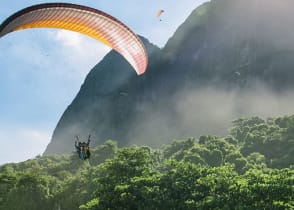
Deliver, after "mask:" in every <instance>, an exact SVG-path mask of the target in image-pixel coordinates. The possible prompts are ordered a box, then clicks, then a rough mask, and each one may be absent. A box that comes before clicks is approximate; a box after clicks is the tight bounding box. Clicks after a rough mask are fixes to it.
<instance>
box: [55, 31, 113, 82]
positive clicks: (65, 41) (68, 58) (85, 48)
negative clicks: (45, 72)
mask: <svg viewBox="0 0 294 210" xmlns="http://www.w3.org/2000/svg"><path fill="white" fill-rule="evenodd" d="M52 36H53V37H54V41H55V44H56V48H55V49H53V50H54V51H55V55H56V56H55V57H56V59H58V58H57V57H59V59H60V58H62V61H61V63H65V64H66V67H67V69H68V70H69V72H70V73H73V74H76V76H79V77H82V78H84V77H85V75H86V74H87V73H88V72H89V71H90V69H91V68H92V67H93V66H94V65H96V64H97V63H98V62H99V61H100V60H101V59H102V58H103V57H104V56H105V55H106V54H107V53H108V52H109V51H110V50H111V49H110V47H108V46H106V45H104V44H102V43H101V42H99V41H98V40H95V39H92V38H89V37H87V36H85V35H83V34H79V33H77V32H72V31H67V30H55V31H54V32H52ZM62 66H64V65H62Z"/></svg>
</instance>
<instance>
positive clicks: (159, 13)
mask: <svg viewBox="0 0 294 210" xmlns="http://www.w3.org/2000/svg"><path fill="white" fill-rule="evenodd" d="M162 13H164V10H162V9H160V10H158V12H157V14H156V17H157V18H159V20H160V21H161V18H160V16H161V14H162Z"/></svg>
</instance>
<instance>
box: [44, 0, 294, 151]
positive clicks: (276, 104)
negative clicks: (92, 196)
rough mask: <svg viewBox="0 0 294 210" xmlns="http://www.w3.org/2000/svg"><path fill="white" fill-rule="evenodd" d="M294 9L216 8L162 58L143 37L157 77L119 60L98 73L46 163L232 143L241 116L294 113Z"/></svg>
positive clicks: (262, 3)
mask: <svg viewBox="0 0 294 210" xmlns="http://www.w3.org/2000/svg"><path fill="white" fill-rule="evenodd" d="M293 22H294V1H292V0H283V1H276V0H258V1H257V0H247V1H243V0H212V1H210V2H207V3H205V4H203V5H201V6H200V7H198V8H196V9H195V10H194V11H193V12H192V13H191V14H190V15H189V17H188V18H187V19H186V21H185V22H184V23H183V24H182V25H181V26H179V28H178V30H177V31H176V32H175V34H174V35H173V36H172V37H171V38H170V39H169V41H168V42H167V44H166V45H165V46H164V47H163V48H162V49H159V48H158V47H156V46H155V45H153V44H151V43H150V42H149V41H148V40H147V39H146V38H143V37H141V38H142V41H143V43H144V44H145V46H146V48H147V51H148V54H149V66H148V69H147V72H146V73H145V74H144V75H142V76H137V75H136V74H135V72H134V71H133V69H132V68H131V66H130V65H129V64H128V63H127V62H126V61H125V60H124V59H123V58H122V57H121V56H120V55H118V54H117V53H116V52H114V51H111V52H110V53H108V54H107V55H106V56H105V57H104V59H103V60H102V61H101V62H100V63H98V64H97V65H96V66H95V67H94V68H93V69H92V70H91V72H90V73H89V74H88V76H87V78H86V79H85V81H84V84H83V85H82V86H81V89H80V91H79V93H78V94H77V96H76V97H75V99H74V100H73V102H72V103H71V104H70V105H69V106H68V108H67V109H66V110H65V112H64V114H63V116H62V117H61V119H60V121H59V122H58V124H57V126H56V129H55V130H54V133H53V136H52V140H51V142H50V144H49V145H48V147H47V149H46V151H45V153H44V154H54V153H69V152H71V148H72V147H71V146H69V145H71V144H72V143H73V139H74V136H75V135H79V136H80V138H81V139H86V138H87V136H88V134H91V135H92V139H93V145H97V144H101V143H103V142H104V141H105V140H108V139H113V140H117V141H118V142H119V144H121V145H129V144H133V143H135V144H144V145H150V146H157V145H162V144H164V143H168V142H170V141H171V140H173V139H175V138H185V137H192V136H193V137H198V136H200V135H205V134H214V135H225V134H226V133H227V129H228V128H229V127H230V125H231V121H233V120H234V119H236V118H239V117H248V116H260V117H265V118H266V117H269V116H270V117H274V116H282V115H291V114H293V113H294V110H293V107H294V97H293V96H294V94H293V93H294V92H293V88H294V87H293V81H294V69H293V67H294V59H293V58H294V29H293V27H292V25H293V24H292V23H293Z"/></svg>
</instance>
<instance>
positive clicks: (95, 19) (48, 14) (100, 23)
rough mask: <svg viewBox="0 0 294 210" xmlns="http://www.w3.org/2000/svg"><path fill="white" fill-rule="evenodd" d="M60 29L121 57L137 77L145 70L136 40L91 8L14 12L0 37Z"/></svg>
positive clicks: (55, 5)
mask: <svg viewBox="0 0 294 210" xmlns="http://www.w3.org/2000/svg"><path fill="white" fill-rule="evenodd" d="M42 27H45V28H60V29H66V30H71V31H75V32H79V33H82V34H85V35H88V36H90V37H92V38H95V39H97V40H99V41H101V42H103V43H104V44H106V45H108V46H109V47H111V48H112V49H114V50H115V51H117V52H118V53H119V54H121V55H122V56H123V57H124V58H125V59H126V60H127V61H128V62H129V63H130V64H131V66H133V68H134V69H135V71H136V72H137V74H139V75H140V74H143V73H144V72H145V70H146V68H147V64H148V57H147V52H146V49H145V47H144V45H143V43H142V42H141V40H140V38H139V37H138V36H137V35H136V34H135V33H134V32H133V31H131V30H130V29H129V28H128V27H127V26H126V25H125V24H123V23H122V22H120V21H119V20H118V19H116V18H114V17H112V16H110V15H108V14H106V13H104V12H102V11H100V10H97V9H94V8H90V7H86V6H82V5H76V4H69V3H46V4H39V5H34V6H31V7H28V8H25V9H23V10H20V11H18V12H17V13H15V14H13V15H12V16H10V17H9V18H7V19H6V20H5V21H4V22H3V23H2V24H1V25H0V37H2V36H4V35H6V34H8V33H10V32H13V31H17V30H22V29H27V28H42Z"/></svg>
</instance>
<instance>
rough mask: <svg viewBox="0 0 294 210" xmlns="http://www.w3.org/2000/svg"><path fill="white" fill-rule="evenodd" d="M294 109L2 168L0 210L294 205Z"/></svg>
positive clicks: (278, 207)
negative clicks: (198, 132)
mask: <svg viewBox="0 0 294 210" xmlns="http://www.w3.org/2000/svg"><path fill="white" fill-rule="evenodd" d="M293 127H294V116H290V117H282V118H276V119H274V118H271V119H270V120H263V119H260V118H257V117H253V118H249V119H239V120H236V121H234V122H233V128H232V129H231V131H230V134H229V135H228V136H225V137H217V136H212V135H205V136H201V137H200V138H199V140H198V141H196V140H195V139H194V138H189V139H181V140H175V141H174V142H173V143H171V144H170V145H165V146H164V147H163V149H152V148H149V147H145V146H142V147H139V146H131V147H123V148H118V147H117V143H116V142H114V141H107V142H105V144H103V145H99V146H97V147H96V148H93V149H92V156H91V159H90V160H87V161H81V160H80V159H79V158H78V157H77V155H76V153H74V154H72V155H62V156H44V157H36V158H35V159H32V160H28V161H25V162H22V163H18V164H6V165H3V166H1V167H0V209H15V210H18V209H22V210H26V209H30V210H37V209H44V210H46V209H48V210H49V209H50V210H58V209H71V210H78V209H83V210H97V209H293V208H294V201H293V200H294V198H293V195H294V187H293V186H294V170H293V166H294V162H293V161H294V160H293V154H294V145H293Z"/></svg>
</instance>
